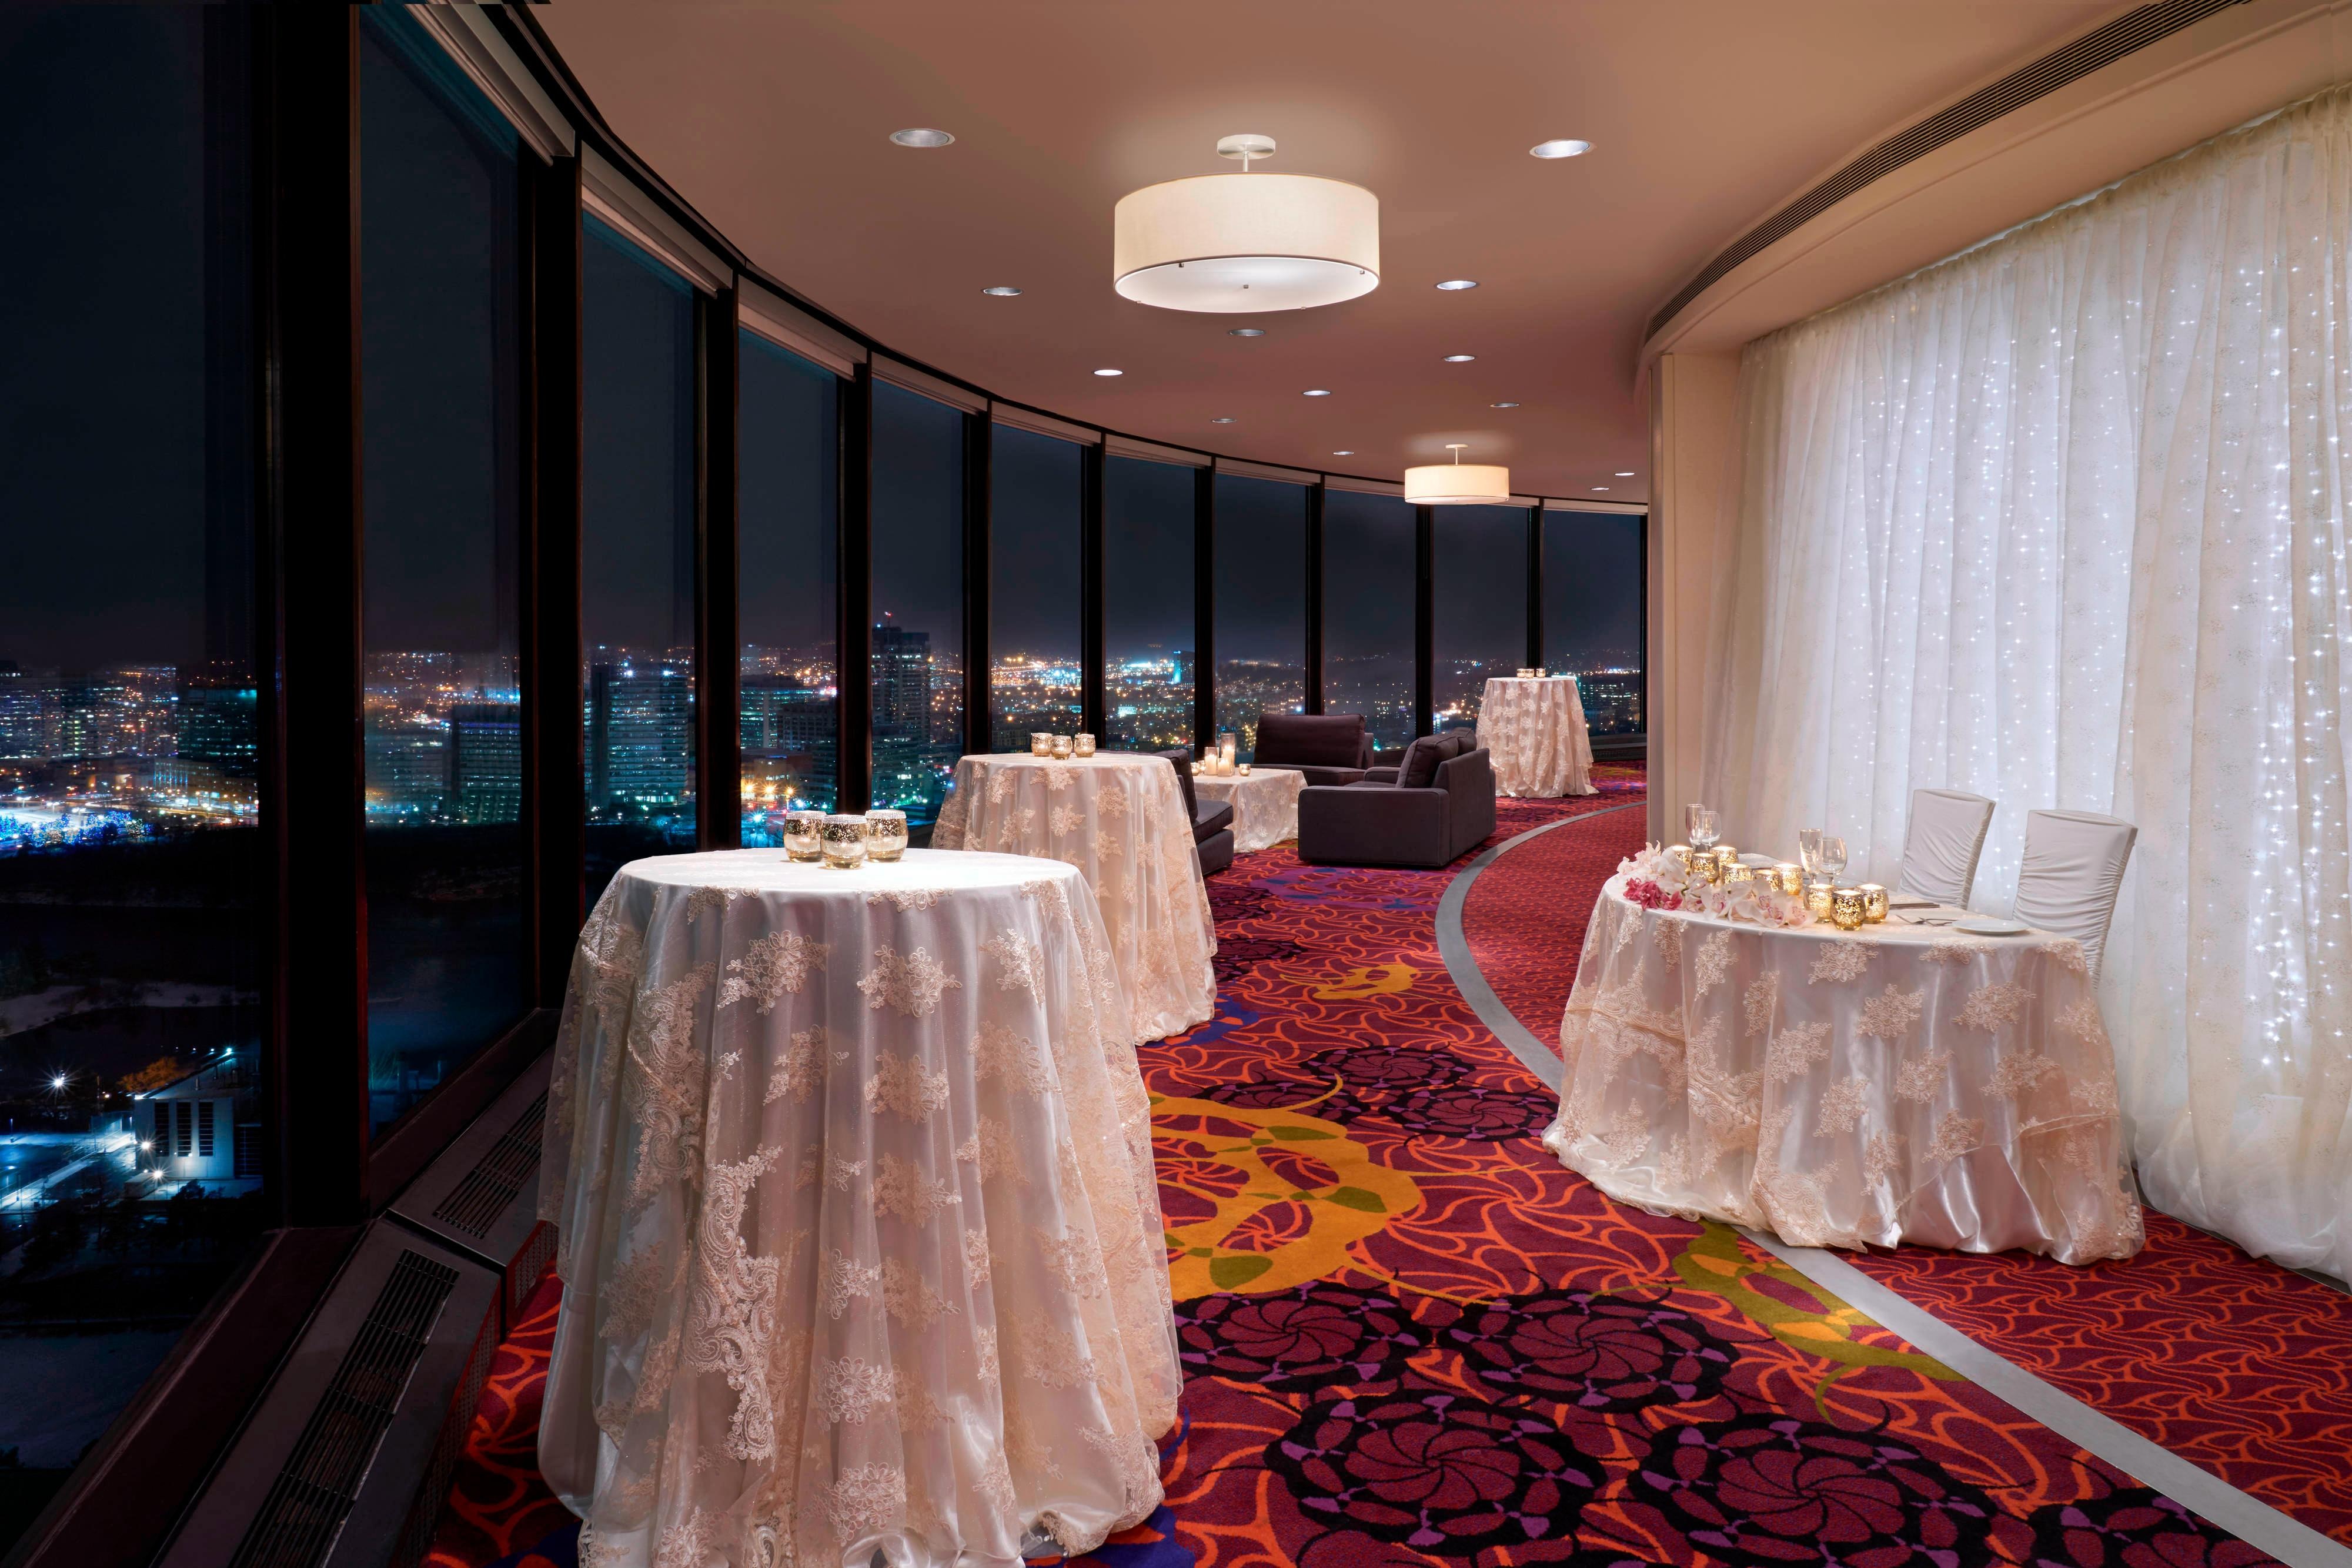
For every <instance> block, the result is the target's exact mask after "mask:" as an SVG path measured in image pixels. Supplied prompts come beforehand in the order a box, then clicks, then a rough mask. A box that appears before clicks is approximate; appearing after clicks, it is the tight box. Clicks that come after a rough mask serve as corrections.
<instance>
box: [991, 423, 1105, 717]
mask: <svg viewBox="0 0 2352 1568" xmlns="http://www.w3.org/2000/svg"><path fill="white" fill-rule="evenodd" d="M1083 455H1084V449H1083V448H1081V447H1080V446H1078V445H1077V444H1076V443H1075V442H1069V441H1057V440H1055V438H1054V437H1052V436H1050V435H1040V434H1037V433H1036V432H1035V431H1034V430H1018V429H1015V428H1013V426H1011V425H1005V424H1000V425H997V426H996V427H995V429H994V432H993V434H992V444H991V448H990V452H989V457H988V475H989V518H988V533H989V551H990V556H991V559H990V561H989V568H988V660H989V667H988V729H989V749H990V750H992V751H1026V750H1027V749H1028V748H1029V736H1030V733H1031V732H1032V731H1033V730H1049V731H1052V732H1053V733H1055V734H1056V735H1071V734H1075V733H1076V732H1077V731H1078V730H1080V729H1082V728H1084V727H1085V726H1086V718H1085V712H1086V705H1085V703H1084V700H1083V697H1084V693H1083V690H1082V688H1081V685H1080V682H1079V679H1078V672H1079V668H1080V666H1081V665H1082V664H1083V663H1084V662H1085V653H1084V651H1083V650H1082V649H1081V648H1080V646H1079V643H1080V641H1081V634H1080V632H1079V630H1078V612H1079V602H1078V552H1079V542H1078V520H1079V514H1080V512H1081V510H1082V509H1083V497H1082V496H1081V494H1080V491H1081V487H1082V486H1084V484H1085V482H1086V479H1085V465H1084V462H1083Z"/></svg>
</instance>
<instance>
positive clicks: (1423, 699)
mask: <svg viewBox="0 0 2352 1568" xmlns="http://www.w3.org/2000/svg"><path fill="white" fill-rule="evenodd" d="M1412 529H1413V538H1412V551H1413V568H1412V732H1413V734H1415V735H1427V734H1429V733H1430V731H1431V727H1432V726H1433V724H1434V722H1435V720H1434V718H1433V716H1432V715H1433V707H1434V703H1433V696H1434V694H1435V692H1436V689H1437V688H1436V680H1435V675H1436V671H1435V668H1434V666H1435V664H1436V662H1437V602H1436V601H1437V508H1436V507H1414V508H1413V509H1412Z"/></svg>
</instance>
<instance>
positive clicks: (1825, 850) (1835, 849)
mask: <svg viewBox="0 0 2352 1568" xmlns="http://www.w3.org/2000/svg"><path fill="white" fill-rule="evenodd" d="M1814 858H1815V859H1817V860H1818V861H1820V862H1821V872H1822V875H1823V876H1825V877H1827V878H1829V879H1830V881H1832V883H1834V882H1835V881H1837V879H1838V873H1840V872H1843V870H1845V841H1844V840H1843V839H1841V838H1834V837H1832V836H1831V835H1830V834H1828V833H1823V834H1822V847H1821V849H1820V850H1819V851H1817V852H1816V853H1815V857H1814Z"/></svg>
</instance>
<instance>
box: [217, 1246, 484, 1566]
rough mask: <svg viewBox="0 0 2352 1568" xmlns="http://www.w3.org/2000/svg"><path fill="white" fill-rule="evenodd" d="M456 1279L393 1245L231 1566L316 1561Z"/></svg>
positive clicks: (348, 1505)
mask: <svg viewBox="0 0 2352 1568" xmlns="http://www.w3.org/2000/svg"><path fill="white" fill-rule="evenodd" d="M456 1286H457V1270H455V1269H452V1268H449V1267H447V1266H446V1265H444V1264H440V1263H436V1262H435V1261H433V1260H431V1259H429V1258H426V1257H424V1256H423V1255H421V1254H419V1253H416V1252H411V1251H403V1252H402V1253H401V1255H400V1257H399V1259H398V1260H397V1261H395V1262H394V1265H393V1267H392V1270H391V1272H390V1274H389V1276H388V1277H387V1278H386V1279H385V1281H384V1282H383V1289H382V1290H381V1291H378V1292H377V1293H376V1299H375V1304H374V1305H373V1307H371V1308H369V1309H368V1314H367V1317H366V1319H365V1320H364V1321H363V1322H362V1324H361V1325H360V1332H359V1333H358V1334H357V1336H355V1337H354V1338H353V1339H352V1343H351V1347H350V1348H349V1349H348V1350H346V1351H345V1352H344V1353H343V1358H342V1361H341V1364H339V1365H338V1366H337V1367H336V1368H335V1375H334V1379H333V1381H332V1382H331V1383H330V1384H329V1385H327V1391H326V1395H325V1396H324V1397H323V1398H321V1399H320V1401H319V1403H318V1406H316V1407H315V1408H314V1409H313V1410H312V1411H311V1414H310V1421H309V1422H308V1424H306V1425H305V1426H304V1427H303V1429H302V1436H301V1437H300V1438H299V1440H298V1441H297V1442H296V1443H295V1445H294V1450H293V1452H292V1453H290V1454H289V1455H288V1456H287V1458H286V1463H285V1466H284V1468H283V1469H280V1470H279V1471H278V1479H277V1481H276V1483H275V1484H274V1485H272V1486H271V1487H270V1489H269V1495H268V1498H267V1499H266V1500H264V1502H263V1504H262V1506H261V1509H260V1511H258V1512H257V1514H256V1515H255V1516H254V1521H253V1524H252V1526H251V1527H250V1528H249V1529H247V1531H246V1532H245V1538H244V1539H243V1540H242V1541H241V1542H238V1544H237V1549H236V1555H235V1556H234V1557H232V1558H231V1559H230V1560H229V1561H230V1563H231V1568H318V1565H319V1564H321V1563H325V1562H326V1560H327V1554H328V1553H329V1552H331V1551H332V1550H333V1548H334V1544H335V1538H336V1536H337V1534H338V1533H340V1532H341V1529H342V1526H343V1520H344V1517H345V1516H346V1515H348V1514H349V1513H350V1512H351V1510H352V1503H353V1502H354V1501H355V1500H357V1499H358V1497H359V1491H360V1483H361V1482H362V1479H364V1478H365V1477H366V1475H367V1471H368V1465H369V1463H370V1461H372V1460H373V1458H375V1451H376V1447H377V1445H378V1444H380V1443H381V1442H382V1441H383V1435H384V1433H385V1432H386V1431H387V1430H388V1429H389V1428H390V1427H391V1426H392V1419H393V1414H394V1410H395V1409H397V1408H398V1406H399V1404H400V1396H401V1394H402V1392H403V1391H404V1389H405V1388H406V1387H407V1386H408V1380H409V1376H410V1375H411V1374H413V1373H414V1372H415V1370H416V1364H417V1361H418V1359H419V1358H420V1357H422V1356H423V1355H424V1354H425V1341H426V1340H427V1339H428V1338H429V1337H430V1336H431V1335H432V1333H433V1325H434V1323H435V1322H436V1321H437V1320H438V1319H439V1318H440V1315H441V1309H442V1308H443V1307H444V1306H445V1305H446V1303H447V1301H448V1300H449V1293H450V1291H452V1290H454V1289H455V1288H456Z"/></svg>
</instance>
